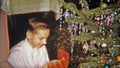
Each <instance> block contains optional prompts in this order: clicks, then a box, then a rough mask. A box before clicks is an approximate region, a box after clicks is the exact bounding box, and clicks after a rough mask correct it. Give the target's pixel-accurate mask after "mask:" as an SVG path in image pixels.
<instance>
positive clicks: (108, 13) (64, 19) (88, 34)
mask: <svg viewBox="0 0 120 68" xmlns="http://www.w3.org/2000/svg"><path fill="white" fill-rule="evenodd" d="M77 1H78V2H77ZM77 1H74V0H60V12H61V17H60V31H61V33H60V36H59V38H58V41H59V43H61V45H63V44H64V43H65V45H63V47H64V48H65V49H66V50H68V51H69V52H70V55H71V57H70V60H71V62H70V65H69V68H110V67H111V68H118V67H120V66H119V62H120V52H119V51H120V48H119V46H120V35H119V29H120V6H119V1H118V4H114V5H113V4H109V5H108V4H107V3H104V2H103V1H101V2H100V6H99V7H96V8H93V9H90V8H89V6H90V5H89V4H88V2H87V1H86V0H77ZM65 23H67V26H65ZM63 27H64V28H63ZM62 34H66V37H63V35H62ZM61 37H63V38H62V40H61ZM64 38H65V39H64ZM63 39H64V40H63ZM60 40H61V41H64V43H63V42H60ZM65 40H66V41H65ZM67 44H68V45H67ZM70 44H71V45H70ZM59 47H60V45H59Z"/></svg>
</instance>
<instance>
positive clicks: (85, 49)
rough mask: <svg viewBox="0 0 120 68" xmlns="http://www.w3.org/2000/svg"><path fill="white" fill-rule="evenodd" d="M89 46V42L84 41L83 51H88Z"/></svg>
mask: <svg viewBox="0 0 120 68" xmlns="http://www.w3.org/2000/svg"><path fill="white" fill-rule="evenodd" d="M88 47H89V45H88V42H84V43H83V46H82V48H83V53H87V51H88Z"/></svg>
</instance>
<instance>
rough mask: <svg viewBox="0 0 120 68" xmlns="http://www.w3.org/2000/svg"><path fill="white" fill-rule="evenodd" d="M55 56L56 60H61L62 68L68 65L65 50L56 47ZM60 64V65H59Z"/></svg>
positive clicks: (67, 55) (67, 54)
mask: <svg viewBox="0 0 120 68" xmlns="http://www.w3.org/2000/svg"><path fill="white" fill-rule="evenodd" d="M57 56H58V60H61V61H62V65H63V66H61V67H62V68H68V65H69V53H68V52H67V51H65V50H64V49H58V50H57ZM59 66H60V65H59Z"/></svg>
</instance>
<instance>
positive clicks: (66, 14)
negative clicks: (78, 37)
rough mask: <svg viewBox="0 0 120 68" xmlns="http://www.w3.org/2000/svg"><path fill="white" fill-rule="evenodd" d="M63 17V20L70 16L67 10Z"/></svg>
mask: <svg viewBox="0 0 120 68" xmlns="http://www.w3.org/2000/svg"><path fill="white" fill-rule="evenodd" d="M63 16H64V17H65V19H66V18H68V17H69V16H70V12H69V10H68V9H67V10H66V11H65V12H64V14H63Z"/></svg>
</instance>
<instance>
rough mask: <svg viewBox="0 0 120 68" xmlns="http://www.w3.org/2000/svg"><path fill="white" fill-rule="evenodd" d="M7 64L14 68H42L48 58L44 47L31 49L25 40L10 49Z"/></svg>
mask: <svg viewBox="0 0 120 68" xmlns="http://www.w3.org/2000/svg"><path fill="white" fill-rule="evenodd" d="M8 62H9V63H10V65H11V66H12V67H14V68H44V67H45V66H46V64H47V63H48V62H49V58H48V53H47V50H46V47H45V46H42V47H41V48H39V49H37V48H34V49H33V48H32V47H31V46H30V44H29V43H28V41H27V39H25V40H23V41H21V42H20V43H18V44H17V45H15V46H14V47H13V48H12V49H11V51H10V55H9V57H8Z"/></svg>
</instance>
